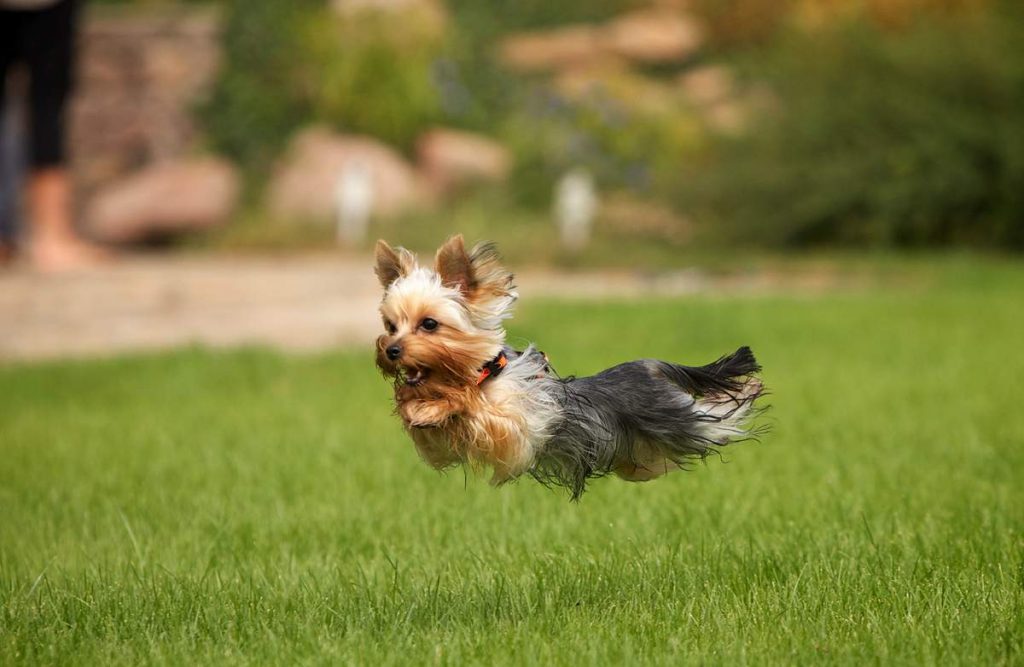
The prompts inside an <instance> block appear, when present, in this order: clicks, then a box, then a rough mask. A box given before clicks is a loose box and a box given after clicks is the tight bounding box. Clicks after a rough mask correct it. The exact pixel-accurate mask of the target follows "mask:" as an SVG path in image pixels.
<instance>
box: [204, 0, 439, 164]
mask: <svg viewBox="0 0 1024 667" xmlns="http://www.w3.org/2000/svg"><path fill="white" fill-rule="evenodd" d="M225 14H226V19H225V29H224V49H225V63H224V67H223V69H222V73H221V76H220V79H219V81H218V82H217V85H216V87H215V89H214V91H213V93H212V95H211V97H210V99H209V100H208V101H207V103H206V104H204V106H203V108H202V109H201V110H200V113H201V116H202V120H203V122H204V125H205V127H206V130H207V133H208V135H209V137H210V141H211V143H212V144H213V147H214V148H215V149H217V150H219V151H221V152H223V153H225V154H226V155H228V156H230V157H232V158H234V159H235V160H237V161H239V162H240V163H241V164H243V165H244V166H245V167H246V168H247V169H249V170H250V171H252V170H255V171H256V172H257V173H260V172H264V171H265V170H266V168H267V167H268V166H269V164H270V163H271V161H272V159H273V158H274V157H275V156H276V155H277V154H278V153H279V152H280V151H281V149H282V147H283V145H284V143H285V142H286V140H287V139H288V137H289V136H290V135H291V133H292V132H293V131H294V130H295V129H296V128H297V127H299V126H302V125H306V124H309V123H312V122H321V123H324V124H327V125H328V126H331V127H334V128H335V129H337V130H339V131H346V132H355V133H361V134H369V135H372V136H375V137H377V138H379V139H382V140H383V141H386V142H389V143H392V144H395V145H397V146H399V147H402V148H409V147H410V146H411V145H412V143H413V141H414V139H415V137H416V135H417V134H418V133H419V132H420V131H421V130H422V129H423V128H424V127H425V126H427V125H429V124H430V123H431V122H434V121H435V120H436V118H437V116H438V114H439V108H440V107H439V103H438V96H437V91H436V88H435V86H434V85H433V83H432V81H433V79H432V70H431V68H432V65H433V61H434V59H435V58H436V57H437V53H438V52H439V49H440V39H439V34H438V32H437V30H436V27H433V26H430V25H429V22H426V21H422V22H421V21H415V20H410V22H409V23H408V25H407V26H404V27H403V29H402V30H401V31H397V32H396V31H394V30H393V24H392V23H390V22H389V21H387V20H386V19H385V18H384V17H381V16H379V15H376V14H373V13H362V14H359V15H353V16H346V17H345V18H342V17H340V16H338V15H337V14H335V13H334V12H332V11H331V10H330V9H328V8H327V7H326V5H325V3H324V1H323V0H259V1H252V0H230V1H229V2H228V3H227V7H226V9H225ZM411 18H416V17H411Z"/></svg>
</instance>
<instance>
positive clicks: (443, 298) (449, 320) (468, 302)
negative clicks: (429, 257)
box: [376, 235, 516, 393]
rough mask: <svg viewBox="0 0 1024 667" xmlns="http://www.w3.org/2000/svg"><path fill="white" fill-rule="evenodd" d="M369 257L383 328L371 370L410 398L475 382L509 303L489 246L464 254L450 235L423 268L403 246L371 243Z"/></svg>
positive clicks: (504, 276)
mask: <svg viewBox="0 0 1024 667" xmlns="http://www.w3.org/2000/svg"><path fill="white" fill-rule="evenodd" d="M376 259H377V266H376V273H377V277H378V278H379V279H380V283H381V285H382V286H383V287H384V299H383V301H382V302H381V306H380V313H381V316H382V317H383V320H384V330H385V333H384V334H383V335H381V336H380V337H379V338H377V366H378V367H379V368H380V369H381V371H382V372H383V373H384V374H385V375H388V376H390V377H393V378H395V380H396V382H397V383H399V384H404V385H405V386H406V387H409V388H416V389H417V391H416V392H415V393H429V390H430V389H431V388H432V387H433V388H436V389H444V388H452V387H462V386H465V385H467V384H472V383H475V382H476V378H477V376H478V375H479V372H480V369H481V367H482V366H483V365H484V364H486V363H487V362H489V361H491V360H492V359H494V357H496V356H497V355H498V353H499V352H500V351H501V348H502V346H503V345H504V342H505V331H504V329H503V328H502V320H504V319H505V318H506V317H509V316H510V315H511V310H512V305H513V303H514V302H515V300H516V293H515V291H514V286H513V284H512V274H511V273H509V272H508V271H507V270H506V269H505V268H504V267H502V266H501V264H500V261H499V257H498V253H497V251H496V250H495V248H494V246H493V245H491V244H480V245H477V246H476V247H475V248H473V250H472V251H470V252H466V248H465V244H464V242H463V240H462V236H461V235H460V236H453V237H452V238H450V239H449V240H448V241H447V242H446V243H445V244H444V245H443V246H441V248H440V249H439V250H438V251H437V257H436V258H435V260H434V266H433V267H426V266H420V265H419V263H418V262H417V260H416V257H415V256H414V255H413V254H412V253H411V252H409V251H408V250H406V249H405V248H392V247H391V246H389V245H388V244H387V243H386V242H384V241H378V242H377V250H376Z"/></svg>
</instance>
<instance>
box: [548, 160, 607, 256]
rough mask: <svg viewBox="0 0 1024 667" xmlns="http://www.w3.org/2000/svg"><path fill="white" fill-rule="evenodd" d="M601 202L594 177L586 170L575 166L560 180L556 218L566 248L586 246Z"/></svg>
mask: <svg viewBox="0 0 1024 667" xmlns="http://www.w3.org/2000/svg"><path fill="white" fill-rule="evenodd" d="M597 205H598V201H597V191H596V189H595V187H594V180H593V179H592V178H591V177H590V174H588V173H587V172H586V171H585V170H583V169H573V170H571V171H569V172H568V173H566V174H565V175H564V176H562V178H560V179H559V181H558V184H557V185H556V186H555V219H556V221H557V223H558V231H559V234H560V236H561V239H562V246H563V247H565V249H566V250H569V251H570V252H579V251H581V250H583V248H584V247H586V245H587V242H588V241H590V231H591V229H592V228H593V226H594V217H595V215H596V214H597Z"/></svg>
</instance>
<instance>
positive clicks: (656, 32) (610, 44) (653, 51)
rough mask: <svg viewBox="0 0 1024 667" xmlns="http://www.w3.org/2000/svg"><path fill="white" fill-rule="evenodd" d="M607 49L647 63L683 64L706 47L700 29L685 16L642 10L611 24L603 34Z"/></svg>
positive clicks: (675, 13) (617, 19)
mask: <svg viewBox="0 0 1024 667" xmlns="http://www.w3.org/2000/svg"><path fill="white" fill-rule="evenodd" d="M602 42H603V45H604V48H606V49H607V50H608V51H611V52H612V53H616V54H618V55H620V56H622V57H624V58H628V59H629V60H635V61H639V62H644V63H666V62H679V61H682V60H686V59H687V58H690V57H691V56H693V55H694V54H695V53H696V52H697V51H698V50H699V49H700V48H701V46H702V45H703V43H704V35H703V31H702V30H701V28H700V26H699V25H698V24H697V23H696V21H694V20H693V19H692V18H690V17H689V16H687V15H685V14H681V13H678V12H673V11H665V10H660V9H642V10H637V11H635V12H630V13H628V14H623V15H622V16H620V17H618V18H616V19H615V20H613V21H611V22H609V23H608V24H607V26H606V27H605V29H604V31H603V33H602Z"/></svg>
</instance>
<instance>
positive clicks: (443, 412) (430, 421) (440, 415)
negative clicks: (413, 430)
mask: <svg viewBox="0 0 1024 667" xmlns="http://www.w3.org/2000/svg"><path fill="white" fill-rule="evenodd" d="M457 412H458V409H457V406H456V405H454V403H453V402H452V401H451V400H449V399H446V398H440V399H432V400H427V399H422V398H416V399H412V400H410V401H405V402H403V403H402V404H401V405H400V406H399V408H398V413H399V414H400V415H401V416H402V420H403V421H404V422H405V423H406V425H407V426H417V427H426V426H440V425H441V424H443V423H444V422H445V421H447V420H448V418H449V417H451V416H452V415H454V414H456V413H457Z"/></svg>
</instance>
